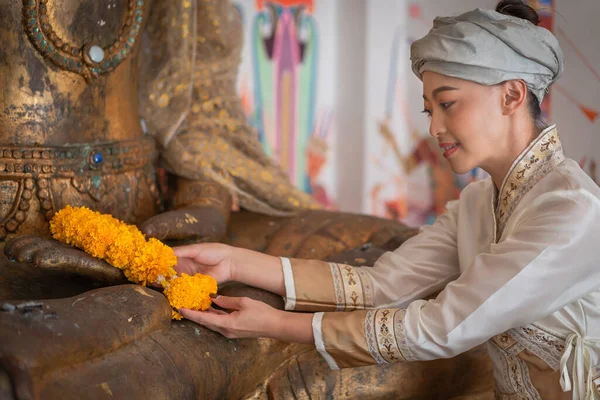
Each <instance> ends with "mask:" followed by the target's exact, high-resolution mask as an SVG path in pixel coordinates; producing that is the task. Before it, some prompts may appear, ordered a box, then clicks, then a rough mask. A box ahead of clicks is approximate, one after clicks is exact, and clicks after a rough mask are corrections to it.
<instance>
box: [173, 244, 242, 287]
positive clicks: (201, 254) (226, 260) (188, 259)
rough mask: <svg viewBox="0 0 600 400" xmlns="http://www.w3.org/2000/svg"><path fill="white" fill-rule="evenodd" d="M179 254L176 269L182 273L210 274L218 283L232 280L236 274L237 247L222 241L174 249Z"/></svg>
mask: <svg viewBox="0 0 600 400" xmlns="http://www.w3.org/2000/svg"><path fill="white" fill-rule="evenodd" d="M173 250H174V251H175V255H176V256H177V265H176V266H175V270H176V271H177V272H178V273H179V274H181V273H184V272H185V273H186V274H188V275H195V274H197V273H201V274H205V275H210V276H212V277H213V278H215V279H216V281H217V283H219V284H221V283H223V282H227V281H231V280H233V279H234V276H235V273H234V271H235V262H234V260H233V254H234V252H235V250H236V248H235V247H231V246H227V245H225V244H220V243H206V244H193V245H189V246H182V247H176V248H174V249H173Z"/></svg>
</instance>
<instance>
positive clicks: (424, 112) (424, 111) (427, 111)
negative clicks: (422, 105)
mask: <svg viewBox="0 0 600 400" xmlns="http://www.w3.org/2000/svg"><path fill="white" fill-rule="evenodd" d="M421 112H422V113H423V114H427V116H428V117H431V111H429V110H423V111H421Z"/></svg>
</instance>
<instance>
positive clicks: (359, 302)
mask: <svg viewBox="0 0 600 400" xmlns="http://www.w3.org/2000/svg"><path fill="white" fill-rule="evenodd" d="M329 268H330V270H331V277H332V279H333V288H334V293H335V301H336V311H344V310H358V309H363V308H365V307H371V306H372V305H373V288H372V286H371V280H370V278H369V276H368V275H367V274H366V272H365V271H362V270H361V267H352V266H350V265H345V264H336V263H329Z"/></svg>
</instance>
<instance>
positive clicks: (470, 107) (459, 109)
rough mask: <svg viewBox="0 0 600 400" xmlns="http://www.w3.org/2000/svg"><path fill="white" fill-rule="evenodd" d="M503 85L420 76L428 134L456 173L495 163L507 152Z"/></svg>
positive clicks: (432, 73)
mask: <svg viewBox="0 0 600 400" xmlns="http://www.w3.org/2000/svg"><path fill="white" fill-rule="evenodd" d="M502 98H503V94H502V86H501V85H500V86H484V85H479V84H477V83H474V82H470V81H466V80H462V79H457V78H451V77H448V76H445V75H440V74H437V73H434V72H425V73H423V100H424V106H425V107H424V112H425V113H426V114H428V115H429V116H430V120H431V125H430V127H429V133H430V134H431V135H432V136H433V137H435V138H436V139H437V140H438V143H439V145H440V147H441V148H442V150H443V151H444V157H445V158H446V159H447V160H448V162H449V163H450V167H451V168H452V170H453V171H454V172H456V173H457V174H464V173H467V172H469V171H471V170H472V169H473V168H476V167H480V168H483V169H486V170H487V168H486V166H488V165H490V164H492V163H494V160H496V159H498V158H500V157H501V154H502V151H503V149H506V146H507V143H505V141H506V139H507V135H506V134H505V133H506V130H507V126H506V124H507V121H506V118H504V115H503V108H502Z"/></svg>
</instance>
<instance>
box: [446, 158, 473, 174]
mask: <svg viewBox="0 0 600 400" xmlns="http://www.w3.org/2000/svg"><path fill="white" fill-rule="evenodd" d="M448 162H449V164H450V168H451V169H452V172H454V173H455V174H457V175H463V174H467V173H469V172H471V171H472V170H473V169H474V168H475V167H473V166H471V165H469V164H468V163H464V162H460V161H459V160H457V159H450V160H448Z"/></svg>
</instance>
